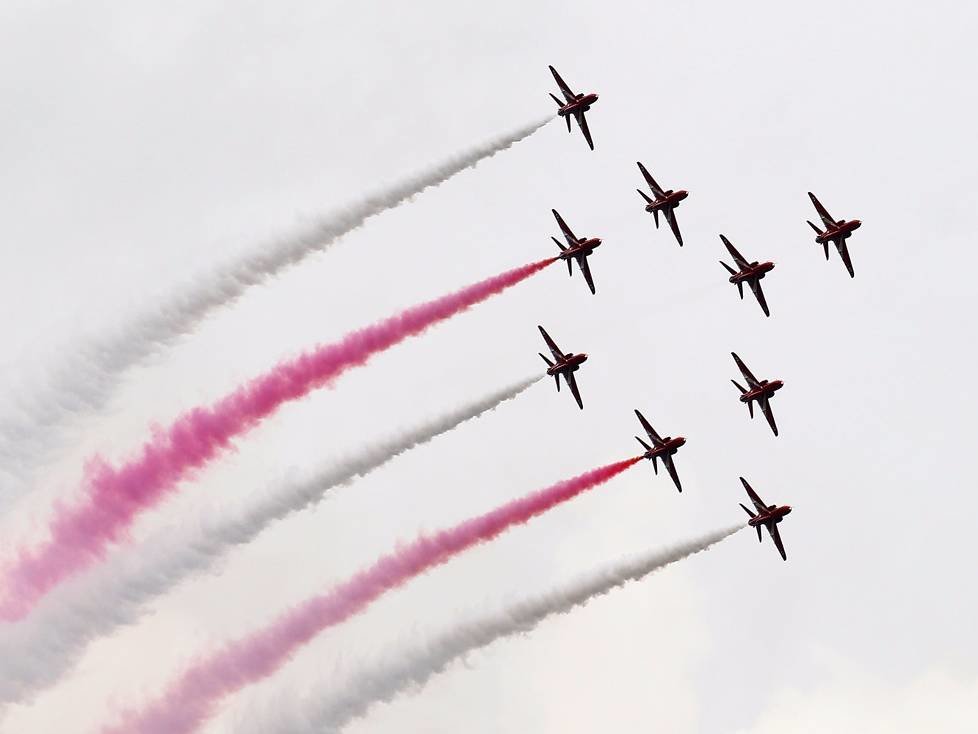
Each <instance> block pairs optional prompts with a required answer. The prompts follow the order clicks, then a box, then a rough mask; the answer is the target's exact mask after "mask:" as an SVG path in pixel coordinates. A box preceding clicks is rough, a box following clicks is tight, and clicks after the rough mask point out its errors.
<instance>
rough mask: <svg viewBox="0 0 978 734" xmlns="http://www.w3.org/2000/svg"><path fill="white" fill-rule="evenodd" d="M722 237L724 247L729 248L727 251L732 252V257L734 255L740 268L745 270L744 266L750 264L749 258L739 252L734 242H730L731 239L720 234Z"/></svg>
mask: <svg viewBox="0 0 978 734" xmlns="http://www.w3.org/2000/svg"><path fill="white" fill-rule="evenodd" d="M720 239H721V240H723V245H724V247H726V248H727V252H729V253H730V257H732V258H733V259H734V262H735V263H737V267H738V268H740V269H741V270H743V269H744V268H747V267H749V266H750V263H748V262H747V258H745V257H744V256H743V255H741V254H740V253H739V252H737V248H736V247H734V246H733V245H732V244H730V240H728V239H727V238H726V237H724V236H723V235H720Z"/></svg>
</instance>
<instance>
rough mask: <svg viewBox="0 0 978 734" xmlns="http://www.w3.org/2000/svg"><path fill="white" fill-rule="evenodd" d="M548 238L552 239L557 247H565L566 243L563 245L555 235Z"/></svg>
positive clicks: (562, 248)
mask: <svg viewBox="0 0 978 734" xmlns="http://www.w3.org/2000/svg"><path fill="white" fill-rule="evenodd" d="M550 239H552V240H553V241H554V244H556V245H557V247H559V248H560V249H561V250H566V249H567V245H565V244H564V243H563V242H561V241H560V240H558V239H557V238H556V237H551V238H550Z"/></svg>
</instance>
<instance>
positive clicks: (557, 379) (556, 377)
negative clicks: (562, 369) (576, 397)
mask: <svg viewBox="0 0 978 734" xmlns="http://www.w3.org/2000/svg"><path fill="white" fill-rule="evenodd" d="M554 382H556V383H557V392H560V373H559V372H558V373H557V374H556V375H554Z"/></svg>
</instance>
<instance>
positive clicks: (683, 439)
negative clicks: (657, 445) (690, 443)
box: [676, 436, 686, 446]
mask: <svg viewBox="0 0 978 734" xmlns="http://www.w3.org/2000/svg"><path fill="white" fill-rule="evenodd" d="M685 445H686V437H685V436H676V446H685Z"/></svg>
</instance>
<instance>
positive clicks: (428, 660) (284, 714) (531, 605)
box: [236, 523, 744, 734]
mask: <svg viewBox="0 0 978 734" xmlns="http://www.w3.org/2000/svg"><path fill="white" fill-rule="evenodd" d="M743 527H744V525H743V523H741V524H739V525H735V526H733V527H730V528H727V529H725V530H718V531H716V532H714V533H710V534H708V535H705V536H703V537H701V538H696V539H694V540H690V541H687V542H685V543H681V544H679V545H676V546H673V547H672V548H668V549H666V550H659V551H654V552H650V553H646V554H644V555H641V556H638V557H636V558H633V559H629V560H624V561H620V562H618V563H616V564H615V565H613V566H610V567H607V568H603V569H599V570H597V571H594V572H592V573H591V574H589V575H587V576H584V577H582V578H580V579H578V580H577V581H575V582H573V583H571V584H569V585H567V586H565V587H563V588H557V589H552V590H551V591H549V592H548V593H546V594H542V595H540V596H538V597H536V598H533V599H528V600H526V601H523V602H520V603H518V604H515V605H513V606H512V607H510V608H508V609H504V610H501V611H498V612H495V613H493V614H490V615H487V616H486V617H484V618H482V619H476V620H473V621H471V622H469V623H467V624H464V625H460V626H458V627H456V628H455V629H451V630H448V631H447V632H445V633H444V634H442V635H440V636H438V637H435V638H434V639H431V640H428V641H426V642H424V643H423V644H421V645H418V646H417V647H415V648H413V649H412V650H410V651H406V652H405V651H399V652H398V653H397V654H396V655H395V656H391V657H390V658H389V659H385V660H383V661H381V662H379V663H378V664H376V665H375V666H373V667H372V668H368V669H364V670H362V671H361V672H360V673H358V674H356V675H354V676H353V677H352V678H351V679H350V680H348V681H347V682H346V683H344V685H343V687H342V689H341V690H339V691H337V692H336V693H334V694H332V695H330V696H328V697H327V698H326V699H325V700H322V701H314V702H305V703H297V704H296V705H294V706H292V707H284V706H281V705H276V707H275V710H274V711H270V712H268V714H267V715H266V716H263V717H260V718H257V719H255V718H250V719H249V721H248V724H247V726H245V725H244V724H242V726H241V727H239V728H238V729H236V730H244V731H249V730H250V731H255V732H259V731H260V732H262V734H276V732H281V733H282V734H285V733H286V732H288V734H326V733H327V732H328V733H332V732H338V731H340V730H341V729H342V728H343V727H344V726H346V725H347V724H349V723H350V722H352V721H353V720H355V719H357V718H359V717H361V716H363V715H364V714H365V713H366V712H367V711H368V710H369V709H370V707H371V706H373V705H374V704H375V703H381V702H387V701H391V700H393V699H394V698H395V697H396V696H397V695H398V694H400V693H402V692H404V691H405V690H408V689H410V690H412V691H417V690H420V688H421V687H422V686H424V685H425V684H426V683H427V682H428V681H429V680H430V679H431V678H432V677H434V676H435V675H437V674H439V673H441V672H444V671H445V670H446V669H447V668H448V666H449V665H451V663H452V662H454V661H456V660H458V659H460V658H463V657H465V656H466V655H468V654H469V653H470V652H473V651H474V650H477V649H479V648H481V647H486V646H488V645H491V644H492V643H493V642H495V641H496V640H499V639H502V638H504V637H511V636H513V635H516V634H520V633H525V632H530V631H531V630H533V629H534V628H535V627H536V626H537V625H538V624H540V623H541V622H543V621H544V620H546V619H547V618H549V617H552V616H554V615H557V614H566V613H567V612H570V611H572V610H573V609H574V608H575V607H579V606H582V605H584V604H586V603H587V602H589V601H590V600H591V599H593V598H595V597H598V596H602V595H604V594H607V593H609V592H611V591H612V590H614V589H616V588H618V587H620V586H623V585H624V584H626V583H627V582H629V581H638V580H640V579H642V578H644V577H646V576H648V575H649V574H651V573H653V572H654V571H658V570H659V569H661V568H664V567H666V566H668V565H670V564H672V563H675V562H676V561H681V560H683V559H684V558H687V557H688V556H691V555H693V554H694V553H699V552H700V551H704V550H707V549H708V548H710V547H711V546H713V545H715V544H716V543H719V542H720V541H721V540H724V539H725V538H728V537H729V536H731V535H733V534H734V533H735V532H737V531H738V530H741V529H742V528H743Z"/></svg>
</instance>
